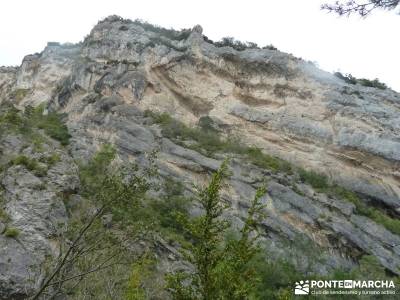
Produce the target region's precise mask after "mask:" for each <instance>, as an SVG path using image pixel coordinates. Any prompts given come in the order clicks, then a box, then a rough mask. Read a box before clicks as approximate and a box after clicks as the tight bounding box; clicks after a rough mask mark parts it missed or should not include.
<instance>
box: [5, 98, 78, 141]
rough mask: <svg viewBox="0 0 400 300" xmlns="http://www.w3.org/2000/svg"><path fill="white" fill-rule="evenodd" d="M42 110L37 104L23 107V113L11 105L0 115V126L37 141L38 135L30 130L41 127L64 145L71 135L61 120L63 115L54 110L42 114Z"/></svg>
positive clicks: (41, 106)
mask: <svg viewBox="0 0 400 300" xmlns="http://www.w3.org/2000/svg"><path fill="white" fill-rule="evenodd" d="M43 112H44V106H43V105H39V106H38V107H36V108H33V107H31V106H28V107H26V108H25V112H24V113H22V112H20V111H19V110H18V109H16V108H15V107H14V106H11V107H10V108H9V109H7V111H6V112H5V113H4V114H3V115H2V116H0V127H3V128H4V129H6V130H12V131H17V132H18V133H21V134H23V135H25V136H27V137H29V138H32V139H33V137H34V138H35V139H36V141H37V142H38V141H39V139H38V136H39V135H38V133H36V132H33V131H32V130H33V129H35V128H37V129H43V131H44V132H45V133H46V135H48V136H49V137H51V138H53V139H55V140H58V141H59V142H60V143H61V144H62V145H64V146H65V145H67V144H68V143H69V139H70V137H71V136H70V135H69V133H68V128H67V126H66V125H65V124H64V123H63V121H62V118H63V116H62V115H60V114H57V113H55V112H50V113H48V114H47V115H44V114H43ZM42 140H43V139H41V141H40V143H41V142H42ZM40 143H39V144H40Z"/></svg>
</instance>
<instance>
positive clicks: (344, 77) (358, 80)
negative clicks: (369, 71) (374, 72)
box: [334, 72, 387, 90]
mask: <svg viewBox="0 0 400 300" xmlns="http://www.w3.org/2000/svg"><path fill="white" fill-rule="evenodd" d="M334 75H335V76H336V77H338V78H340V79H341V80H343V81H344V82H346V83H348V84H357V83H358V84H360V85H362V86H367V87H374V88H377V89H381V90H386V89H387V85H386V84H385V83H383V82H380V81H379V79H378V78H375V79H374V80H370V79H366V78H356V77H354V76H353V75H351V74H346V75H343V74H342V73H340V72H336V73H334Z"/></svg>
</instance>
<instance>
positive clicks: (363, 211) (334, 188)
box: [298, 169, 400, 235]
mask: <svg viewBox="0 0 400 300" xmlns="http://www.w3.org/2000/svg"><path fill="white" fill-rule="evenodd" d="M298 173H299V176H300V180H301V181H302V182H304V183H307V184H309V185H311V186H312V187H313V188H314V189H315V190H316V191H318V192H321V193H326V194H328V195H331V196H334V197H337V198H340V199H342V200H345V201H348V202H351V203H353V204H354V205H355V207H356V213H358V214H360V215H363V216H365V217H368V218H370V219H371V220H373V221H375V222H376V223H378V224H380V225H382V226H383V227H385V228H386V229H387V230H389V231H391V232H393V233H394V234H397V235H400V220H398V219H394V218H391V217H389V216H388V215H387V214H385V213H384V212H382V211H380V210H379V209H377V208H375V207H371V206H368V205H367V204H366V203H365V202H363V201H362V200H361V199H360V198H359V197H358V196H357V194H355V193H354V192H351V191H349V190H346V189H345V188H343V187H340V186H338V185H333V184H330V183H329V180H328V178H327V177H326V176H324V175H321V174H318V173H316V172H313V171H306V170H303V169H299V170H298Z"/></svg>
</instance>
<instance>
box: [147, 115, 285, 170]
mask: <svg viewBox="0 0 400 300" xmlns="http://www.w3.org/2000/svg"><path fill="white" fill-rule="evenodd" d="M145 115H146V116H147V117H151V118H152V119H153V121H154V122H155V123H157V124H159V125H160V127H161V130H162V134H163V136H165V137H167V138H169V139H171V140H172V141H174V142H175V143H177V144H179V145H183V146H185V147H187V148H191V149H193V150H196V151H198V152H200V153H202V154H204V155H207V156H212V155H214V154H215V153H218V152H220V153H234V154H239V155H244V156H245V157H246V158H247V159H248V160H249V161H250V162H251V163H253V164H255V165H256V166H259V167H260V168H265V169H269V170H271V171H273V172H286V173H289V174H291V173H292V171H293V170H292V166H291V165H290V163H288V162H286V161H284V160H282V159H279V158H277V157H273V156H271V155H268V154H265V153H263V152H262V151H261V149H259V148H256V147H248V146H244V145H243V144H242V143H241V142H240V141H239V140H238V139H237V138H223V137H221V135H220V134H219V132H218V130H216V129H215V127H216V126H215V125H214V124H213V123H212V119H211V118H209V117H203V118H200V120H199V126H197V127H194V128H189V127H188V126H186V125H185V124H183V123H182V122H180V121H178V120H176V119H174V118H172V117H171V116H170V115H168V114H167V113H162V114H157V113H154V112H150V111H146V112H145ZM184 141H193V142H194V143H193V144H190V145H187V144H186V145H185V144H184Z"/></svg>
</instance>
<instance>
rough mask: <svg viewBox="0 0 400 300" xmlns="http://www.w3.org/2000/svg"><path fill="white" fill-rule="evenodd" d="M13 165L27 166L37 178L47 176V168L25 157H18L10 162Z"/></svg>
mask: <svg viewBox="0 0 400 300" xmlns="http://www.w3.org/2000/svg"><path fill="white" fill-rule="evenodd" d="M10 164H11V165H21V166H25V167H26V168H27V169H28V170H29V171H32V172H33V173H34V174H35V175H36V176H39V177H41V176H45V175H46V174H47V168H45V167H43V166H41V165H40V164H39V163H38V161H37V160H36V159H33V158H32V159H31V158H29V157H27V156H25V155H18V156H17V157H15V158H14V159H13V160H11V162H10Z"/></svg>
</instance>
